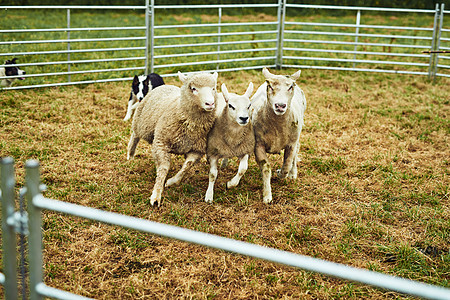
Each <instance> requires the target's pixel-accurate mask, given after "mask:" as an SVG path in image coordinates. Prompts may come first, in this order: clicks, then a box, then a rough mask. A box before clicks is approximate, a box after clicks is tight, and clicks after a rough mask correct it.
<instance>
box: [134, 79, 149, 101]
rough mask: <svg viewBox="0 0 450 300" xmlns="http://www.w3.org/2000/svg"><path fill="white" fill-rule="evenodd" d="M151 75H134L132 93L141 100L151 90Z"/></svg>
mask: <svg viewBox="0 0 450 300" xmlns="http://www.w3.org/2000/svg"><path fill="white" fill-rule="evenodd" d="M149 81H150V77H149V76H147V75H140V76H137V75H134V79H133V83H132V85H131V93H132V94H134V96H135V97H136V99H138V100H139V102H140V101H141V100H142V99H144V97H145V95H147V93H148V90H149V87H148V85H149Z"/></svg>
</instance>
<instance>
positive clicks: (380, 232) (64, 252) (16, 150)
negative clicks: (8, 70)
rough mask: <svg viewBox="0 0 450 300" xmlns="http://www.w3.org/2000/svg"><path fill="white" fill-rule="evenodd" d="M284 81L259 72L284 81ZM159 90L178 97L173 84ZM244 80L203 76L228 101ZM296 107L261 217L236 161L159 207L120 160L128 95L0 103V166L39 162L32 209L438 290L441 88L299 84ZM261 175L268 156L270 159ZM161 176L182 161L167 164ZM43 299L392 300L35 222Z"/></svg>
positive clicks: (449, 252) (9, 98)
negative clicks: (40, 195)
mask: <svg viewBox="0 0 450 300" xmlns="http://www.w3.org/2000/svg"><path fill="white" fill-rule="evenodd" d="M294 71H295V70H283V71H274V72H275V73H278V74H291V73H293V72H294ZM167 81H168V83H170V84H175V85H179V82H178V81H177V80H176V79H175V78H170V79H167ZM249 81H252V82H253V83H255V84H256V85H259V84H261V83H262V82H263V77H262V74H261V73H260V71H249V72H233V73H221V74H219V85H220V84H221V83H222V82H226V83H227V86H228V87H229V90H230V91H233V92H238V93H243V92H244V91H245V89H246V87H247V85H248V82H249ZM298 84H299V86H300V87H302V88H303V90H304V91H305V94H306V98H307V100H308V108H307V111H306V115H305V127H304V131H303V133H302V136H301V139H300V144H301V146H300V153H299V158H300V159H301V161H300V162H299V178H298V179H297V180H295V181H290V180H286V181H284V180H283V181H280V180H277V179H275V178H273V180H272V182H273V183H272V188H273V193H274V201H273V203H272V204H270V205H266V204H264V203H263V202H262V195H261V186H262V182H261V175H260V171H259V169H258V167H257V165H256V163H255V162H254V158H251V159H250V164H249V170H248V172H247V173H246V175H245V176H244V177H243V179H242V181H241V184H240V185H239V186H238V187H237V188H235V189H231V190H225V187H224V186H225V183H226V181H227V180H229V179H230V178H231V177H232V176H233V174H234V173H235V172H236V170H237V162H236V161H235V160H232V161H231V164H230V165H229V166H228V167H227V168H226V169H223V170H220V172H219V178H218V181H217V183H216V189H215V201H214V203H213V204H206V203H205V202H204V201H203V197H204V193H205V191H206V188H207V182H208V165H207V163H206V162H205V160H202V161H201V163H199V164H197V165H196V166H195V168H194V169H193V170H191V172H190V175H189V177H188V179H186V180H185V181H184V182H183V184H182V185H181V186H179V187H175V188H170V189H166V190H165V191H164V193H163V202H162V206H161V207H160V208H154V207H151V206H150V204H149V197H150V193H151V190H152V187H153V183H154V179H155V167H154V163H153V160H152V157H151V147H150V146H149V145H148V144H146V143H145V142H142V143H141V144H140V145H139V146H138V149H137V157H136V159H134V160H132V161H126V145H127V142H128V138H129V130H130V123H124V122H123V121H122V118H123V117H124V116H125V112H126V102H127V99H128V93H129V85H130V83H128V82H127V83H115V84H95V85H88V86H80V87H65V88H48V89H35V90H26V91H2V92H1V94H0V111H1V119H0V156H2V157H3V156H12V157H14V159H15V161H16V172H17V174H18V175H17V181H18V186H22V185H23V183H24V162H25V161H26V160H27V159H30V158H33V159H38V160H39V161H40V162H41V173H42V180H43V183H45V184H46V185H47V186H48V191H47V192H45V196H47V197H49V198H54V199H58V200H63V201H68V202H71V203H76V204H81V205H86V206H89V207H95V208H100V209H104V210H108V211H114V212H118V213H122V214H126V215H130V216H135V217H140V218H144V219H149V220H153V221H158V222H163V223H167V224H172V225H177V226H181V227H185V228H190V229H195V230H200V231H203V232H208V233H213V234H217V235H220V236H224V237H229V238H233V239H237V240H242V241H247V242H251V243H255V244H258V245H264V246H269V247H275V248H278V249H282V250H287V251H292V252H294V253H299V254H304V255H309V256H313V257H317V258H322V259H326V260H330V261H333V262H338V263H344V264H348V265H351V266H355V267H361V268H366V269H370V270H374V271H379V272H383V273H386V274H392V275H398V276H402V277H406V278H410V279H414V280H419V281H422V282H427V283H431V284H436V285H441V286H445V287H450V244H449V240H450V200H449V182H450V181H449V175H450V173H449V172H450V161H449V158H450V150H449V149H450V148H449V137H450V124H449V117H450V105H449V104H450V103H449V101H450V100H449V99H450V94H449V90H448V86H449V84H450V81H449V80H448V79H438V81H437V82H436V84H431V83H430V82H428V81H427V79H426V78H424V77H418V76H416V77H412V76H400V75H386V74H370V73H347V72H331V71H312V70H304V71H303V73H302V76H301V78H300V79H299V81H298ZM271 161H272V166H273V167H274V168H277V167H278V166H280V164H281V161H282V160H281V156H280V155H273V156H271ZM172 162H173V164H172V169H171V173H169V176H170V175H172V174H174V172H175V171H176V170H178V169H179V168H180V166H181V164H182V162H183V157H173V160H172ZM43 215H44V216H43V218H44V223H43V234H44V261H45V282H46V284H48V285H50V286H52V287H57V288H61V289H64V290H67V291H71V292H75V293H79V294H81V295H84V296H88V297H93V298H98V299H155V298H167V299H179V298H195V299H224V298H225V299H244V298H246V299H291V298H297V299H298V298H301V299H339V298H341V299H348V298H351V299H360V298H366V299H393V298H394V299H398V298H400V299H402V298H404V296H402V295H398V294H395V293H393V292H389V291H382V290H378V289H375V288H372V287H368V286H364V285H360V284H356V283H351V282H346V281H341V280H338V279H334V278H329V277H326V276H323V275H319V274H314V273H310V272H305V271H301V270H298V269H294V268H290V267H284V266H280V265H277V264H273V263H268V262H264V261H261V260H256V259H251V258H247V257H242V256H239V255H233V254H229V253H225V252H223V251H217V250H212V249H208V248H204V247H201V246H195V245H190V244H186V243H182V242H177V241H173V240H169V239H165V238H160V237H157V236H152V235H148V234H143V233H139V232H135V231H131V230H124V229H121V228H118V227H114V226H109V225H103V224H98V223H96V222H92V221H86V220H81V219H78V218H75V217H68V216H63V215H60V214H57V213H52V212H47V211H46V212H44V213H43Z"/></svg>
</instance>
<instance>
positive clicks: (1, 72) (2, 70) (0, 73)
mask: <svg viewBox="0 0 450 300" xmlns="http://www.w3.org/2000/svg"><path fill="white" fill-rule="evenodd" d="M16 60H17V58H13V59H12V60H6V61H5V65H8V66H5V67H0V77H7V76H20V75H25V74H26V72H25V71H24V70H21V69H19V68H18V67H16V66H14V65H15V64H16ZM9 65H11V66H9ZM17 79H19V80H24V79H25V78H23V77H19V78H5V79H2V80H1V81H2V82H1V86H3V87H10V86H11V85H12V84H13V82H14V81H16V80H17Z"/></svg>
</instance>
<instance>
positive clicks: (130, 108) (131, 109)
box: [123, 100, 139, 121]
mask: <svg viewBox="0 0 450 300" xmlns="http://www.w3.org/2000/svg"><path fill="white" fill-rule="evenodd" d="M137 103H139V102H137ZM137 103H135V102H134V101H133V100H130V101H128V108H127V114H126V115H125V118H123V120H124V121H128V120H129V119H131V117H132V116H133V112H134V110H135V109H136V107H137V105H136V104H137Z"/></svg>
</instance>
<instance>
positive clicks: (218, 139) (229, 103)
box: [205, 83, 255, 203]
mask: <svg viewBox="0 0 450 300" xmlns="http://www.w3.org/2000/svg"><path fill="white" fill-rule="evenodd" d="M252 92H253V83H250V84H249V86H248V88H247V91H246V92H245V94H244V95H242V96H239V95H236V94H234V93H228V90H227V87H226V86H225V84H222V95H223V99H224V100H225V103H224V105H221V107H219V106H218V107H217V115H218V117H217V119H216V121H215V123H214V126H213V128H212V129H211V131H210V132H209V134H208V145H207V149H206V155H207V157H208V161H209V163H210V171H209V184H208V190H207V191H206V194H205V201H206V202H210V203H211V202H212V201H213V197H214V183H215V182H216V179H217V173H218V171H217V162H218V160H219V159H220V158H232V157H238V158H239V159H240V162H239V168H238V172H237V174H236V175H235V176H234V177H233V178H232V179H231V180H230V181H228V182H227V188H231V187H235V186H237V185H238V184H239V181H240V180H241V178H242V176H243V175H244V174H245V171H247V167H248V157H249V154H251V153H252V152H253V151H254V149H255V137H254V134H253V129H252V125H251V123H250V118H249V109H250V96H251V94H252Z"/></svg>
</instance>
